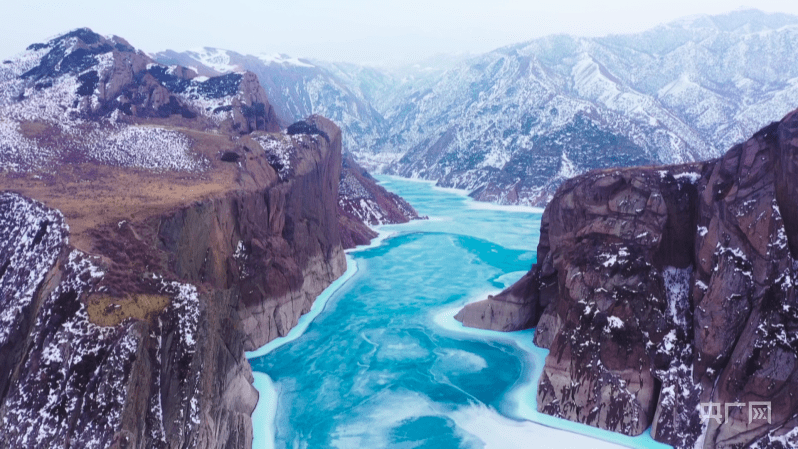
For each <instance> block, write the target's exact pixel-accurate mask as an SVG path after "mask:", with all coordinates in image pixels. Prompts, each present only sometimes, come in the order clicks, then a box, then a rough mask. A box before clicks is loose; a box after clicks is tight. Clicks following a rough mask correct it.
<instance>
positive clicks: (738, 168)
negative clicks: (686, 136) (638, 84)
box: [458, 112, 798, 448]
mask: <svg viewBox="0 0 798 449" xmlns="http://www.w3.org/2000/svg"><path fill="white" fill-rule="evenodd" d="M797 132H798V112H793V113H791V114H790V115H788V116H787V117H785V118H784V119H783V120H782V121H781V122H778V123H774V124H772V125H770V126H768V127H766V128H765V129H763V130H761V131H760V132H758V133H757V134H756V135H754V136H753V137H752V138H751V139H750V140H748V141H747V142H746V143H744V144H742V145H737V146H735V147H734V148H732V149H731V150H730V151H729V152H728V153H726V155H725V156H723V157H722V158H720V159H716V160H712V161H709V162H705V163H696V164H690V165H683V166H674V167H652V168H633V169H619V170H603V171H595V172H590V173H588V174H586V175H583V176H580V177H577V178H574V179H572V180H569V181H567V182H566V183H564V184H563V186H562V187H561V188H560V189H559V190H558V191H557V194H556V195H555V197H554V200H553V201H552V202H551V203H550V204H549V205H548V207H547V208H546V210H545V212H544V214H543V219H542V223H541V234H540V243H539V246H538V255H537V257H538V262H537V263H536V264H535V265H534V266H533V267H532V270H531V271H530V272H529V273H528V274H527V275H526V276H525V277H524V278H522V279H521V280H520V281H519V282H518V283H517V284H515V285H513V286H511V287H510V288H508V289H507V290H505V291H504V292H502V293H501V294H499V295H497V296H495V297H491V298H489V299H487V300H485V301H482V302H479V303H475V304H471V305H469V306H467V307H466V308H465V309H464V310H463V311H461V312H460V314H459V315H458V319H460V320H461V321H463V323H464V324H466V325H470V326H475V327H483V328H491V329H498V330H504V331H510V330H517V329H523V328H528V327H536V334H535V343H536V344H537V345H538V346H541V347H545V348H549V349H550V351H551V352H550V353H549V355H548V357H547V358H546V364H545V367H544V371H543V375H542V377H541V379H540V385H539V393H538V409H539V410H541V411H543V412H545V413H548V414H551V415H554V416H560V417H563V418H566V419H570V420H574V421H578V422H583V423H586V424H590V425H593V426H597V427H601V428H604V429H609V430H613V431H617V432H622V433H625V434H629V435H637V434H640V433H642V432H643V431H644V430H645V429H646V428H647V427H648V426H652V433H653V435H654V437H655V439H657V440H659V441H662V442H666V443H668V444H672V445H674V446H676V447H678V448H688V447H690V448H692V447H703V448H727V447H729V448H730V447H758V448H764V447H771V448H786V447H794V446H796V445H798V428H797V427H796V426H798V399H796V398H795V396H796V393H798V308H797V307H798V302H796V301H798V298H796V287H795V285H794V281H793V280H794V279H796V275H798V273H797V272H796V271H797V270H798V263H796V261H795V255H796V249H798V247H796V242H798V214H797V213H796V211H797V210H798V200H797V199H796V198H798V196H796V189H797V188H798V178H796V176H795V175H796V171H798V156H796V154H797V153H798V143H796V142H798V141H796V140H795V137H796V136H797V135H798V134H797ZM752 402H769V403H770V407H771V408H770V412H771V420H770V422H768V420H767V419H765V416H764V415H763V414H762V413H761V412H757V411H756V410H755V409H749V407H748V405H749V404H750V403H752ZM701 403H719V404H720V414H721V415H722V416H721V417H720V419H717V420H716V419H710V420H704V419H702V415H701V411H700V408H699V405H700V404H701ZM725 404H729V407H728V409H729V411H728V417H727V416H726V406H725ZM734 404H738V405H734ZM739 404H742V405H739ZM754 405H755V406H756V404H754ZM761 407H764V406H761Z"/></svg>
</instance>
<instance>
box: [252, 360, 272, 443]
mask: <svg viewBox="0 0 798 449" xmlns="http://www.w3.org/2000/svg"><path fill="white" fill-rule="evenodd" d="M252 375H253V376H254V377H255V382H254V383H253V384H252V385H253V386H254V387H255V389H256V390H258V393H259V396H258V405H256V406H255V410H254V411H253V412H252V449H273V448H274V433H275V429H274V418H275V416H277V389H276V388H274V382H272V378H271V377H269V375H268V374H264V373H259V372H257V371H255V372H253V373H252Z"/></svg>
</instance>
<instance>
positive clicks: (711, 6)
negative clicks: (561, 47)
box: [0, 0, 798, 64]
mask: <svg viewBox="0 0 798 449" xmlns="http://www.w3.org/2000/svg"><path fill="white" fill-rule="evenodd" d="M749 1H750V0H749ZM741 7H745V4H744V3H736V2H735V1H734V0H732V1H729V0H668V1H659V0H656V1H653V0H603V1H595V0H544V1H538V0H526V1H518V0H515V1H511V0H480V1H477V0H402V1H398V0H346V1H333V0H266V1H264V0H261V1H242V0H213V1H206V0H193V1H187V0H80V1H60V2H55V1H42V0H27V1H15V2H7V4H6V5H4V7H3V30H2V31H0V36H2V39H0V57H9V56H12V55H14V54H16V53H18V52H20V51H22V50H23V49H24V48H25V47H26V46H28V45H29V44H31V43H33V42H40V41H44V40H45V39H46V38H47V37H50V36H53V35H55V34H59V33H61V32H64V31H67V30H70V29H73V28H78V27H85V26H87V27H90V28H92V29H93V30H95V31H97V32H98V33H100V34H104V35H108V34H116V35H119V36H122V37H124V38H126V39H127V40H128V41H130V43H131V44H133V45H134V46H136V47H138V48H141V49H143V50H145V51H147V52H156V51H160V50H164V49H173V50H187V49H192V48H198V47H203V46H210V47H219V48H226V49H231V50H235V51H238V52H240V53H261V52H266V53H275V52H280V53H287V54H289V55H292V56H298V57H313V58H319V59H323V60H329V61H349V62H357V63H372V64H385V63H388V64H398V63H407V62H413V61H417V60H421V59H424V58H426V57H429V56H432V55H435V54H439V53H482V52H486V51H489V50H492V49H494V48H497V47H501V46H503V45H507V44H512V43H516V42H522V41H525V40H529V39H532V38H535V37H540V36H545V35H548V34H555V33H567V34H574V35H581V36H600V35H605V34H612V33H630V32H637V31H642V30H645V29H648V28H651V27H653V26H656V25H658V24H660V23H665V22H669V21H671V20H674V19H676V18H679V17H682V16H687V15H693V14H718V13H723V12H728V11H731V10H734V9H739V8H741ZM756 7H757V8H759V9H761V10H764V11H769V12H776V11H778V12H786V13H791V14H796V15H798V1H795V0H757V1H756Z"/></svg>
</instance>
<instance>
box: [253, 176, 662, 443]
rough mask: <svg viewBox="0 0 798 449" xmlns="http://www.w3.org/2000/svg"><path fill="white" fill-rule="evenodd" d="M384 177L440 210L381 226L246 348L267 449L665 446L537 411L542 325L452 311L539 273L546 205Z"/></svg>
mask: <svg viewBox="0 0 798 449" xmlns="http://www.w3.org/2000/svg"><path fill="white" fill-rule="evenodd" d="M381 180H382V182H383V185H384V186H385V187H386V188H388V189H389V190H391V191H394V192H396V193H398V194H399V195H401V196H402V197H404V198H405V199H407V200H408V201H409V202H410V203H411V204H413V205H414V206H415V207H416V209H417V210H418V211H419V213H421V214H423V215H428V216H429V217H430V220H425V221H416V222H413V223H410V224H405V225H395V226H385V227H383V228H381V232H382V233H383V235H384V236H387V238H385V239H384V240H383V241H381V242H380V243H377V244H375V245H374V246H373V247H371V248H367V249H362V250H358V251H354V252H351V253H350V254H349V256H348V262H349V269H348V270H347V274H346V275H344V277H343V278H342V279H340V280H339V281H337V282H336V284H335V285H334V286H332V287H331V288H330V289H328V290H327V291H326V292H325V294H323V295H322V297H320V298H319V299H318V300H317V302H316V304H315V306H314V310H313V311H312V312H311V313H310V314H308V315H307V316H305V317H303V318H302V320H301V323H300V325H299V326H297V328H296V329H294V330H293V331H292V333H291V334H290V335H289V336H288V337H285V338H281V339H278V340H275V341H274V342H271V343H270V344H269V345H267V346H266V347H264V348H261V349H260V350H259V351H256V352H253V353H249V354H248V357H249V359H250V362H251V364H252V368H253V370H254V371H255V372H256V373H255V375H256V383H255V386H256V387H257V388H258V390H259V391H260V393H261V400H260V402H259V404H258V409H257V410H256V412H255V414H254V416H253V424H254V428H255V441H254V447H255V448H256V449H259V448H266V447H277V448H483V447H488V448H514V447H524V448H535V447H538V448H590V449H593V448H605V447H619V445H620V446H627V447H641V448H643V447H645V448H651V447H667V446H663V445H659V444H657V443H655V442H653V441H652V440H651V438H650V437H648V435H645V436H642V437H638V438H628V437H624V436H621V435H617V434H613V433H610V432H605V431H600V430H598V429H593V428H590V427H587V426H582V425H578V424H574V423H570V422H567V421H564V420H558V419H554V418H551V417H548V416H545V415H541V414H538V413H537V412H536V411H535V402H534V400H535V394H536V385H537V377H538V376H539V375H540V370H541V368H542V365H543V361H544V359H545V355H546V351H545V350H542V349H539V348H536V347H534V345H533V344H532V336H533V332H534V331H532V330H530V331H524V332H516V333H511V334H502V333H498V332H490V331H476V330H470V329H465V328H463V327H462V326H460V325H459V323H457V322H456V321H454V320H453V318H452V316H453V315H454V313H456V311H457V310H458V309H459V308H460V307H462V306H463V305H464V304H465V303H467V302H469V301H473V300H477V299H482V298H484V297H485V296H486V295H487V294H488V293H495V292H496V291H498V290H500V289H502V288H504V287H505V286H507V285H510V284H511V283H512V282H514V281H515V280H517V279H518V278H520V277H521V275H523V273H524V272H526V271H527V270H528V269H529V267H530V265H531V264H532V263H533V262H534V260H535V247H536V246H537V242H538V230H539V227H540V217H541V214H540V211H538V210H531V209H526V210H522V209H518V208H515V209H513V208H501V207H491V206H489V205H484V204H482V203H476V202H474V201H472V200H471V199H469V198H466V197H464V196H463V195H462V194H459V193H455V192H452V191H446V190H442V189H437V188H434V187H433V186H432V185H431V184H429V183H423V182H412V181H407V180H401V179H397V178H381Z"/></svg>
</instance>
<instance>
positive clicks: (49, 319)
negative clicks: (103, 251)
mask: <svg viewBox="0 0 798 449" xmlns="http://www.w3.org/2000/svg"><path fill="white" fill-rule="evenodd" d="M103 274H104V273H103V272H102V271H101V270H100V269H99V268H98V267H97V266H96V265H95V264H94V263H93V262H92V261H91V260H90V259H89V258H88V257H87V256H86V255H85V254H83V253H81V252H80V251H77V250H74V251H73V252H72V253H70V255H69V257H68V260H67V261H66V263H65V266H64V275H63V278H62V281H61V283H60V284H59V285H58V287H57V288H56V289H55V291H53V292H52V294H51V295H50V296H49V297H48V298H47V299H45V301H44V303H43V304H42V308H41V312H40V313H39V315H38V316H37V318H36V322H35V325H34V329H33V333H32V341H33V342H34V343H33V344H34V348H33V349H34V351H32V352H30V357H29V358H28V359H27V361H26V362H25V364H24V367H23V369H22V375H21V376H20V380H19V382H18V384H17V388H16V389H15V390H14V391H12V392H11V393H10V395H9V397H8V398H7V400H6V410H7V412H6V414H5V416H4V417H3V426H4V427H5V428H6V429H13V430H11V431H10V432H8V433H7V434H6V437H5V441H6V442H8V443H9V444H10V445H11V446H13V447H23V448H32V447H48V446H53V445H57V444H58V443H57V442H59V441H63V440H65V439H68V440H70V441H72V442H73V443H74V444H78V443H79V444H80V445H81V447H86V448H104V447H107V446H108V445H109V444H110V440H111V438H112V437H113V434H114V432H115V431H116V429H117V428H118V426H119V424H120V418H121V413H122V408H123V406H124V403H125V399H126V396H127V383H128V380H129V379H128V376H129V375H130V372H129V371H128V370H126V368H125V367H126V365H128V364H130V363H132V360H133V358H134V357H135V353H136V351H137V348H138V343H139V340H140V338H141V336H140V335H138V334H137V332H136V331H135V330H134V329H133V326H132V325H130V324H129V325H123V326H118V327H114V328H111V327H100V326H97V325H94V324H92V323H91V322H90V321H89V319H88V313H87V310H86V306H85V305H84V304H83V303H82V302H81V300H80V298H81V297H83V295H85V294H88V293H89V292H91V291H93V290H94V288H95V287H96V285H97V283H98V282H99V280H100V279H101V278H102V276H103ZM98 385H102V388H99V389H98V388H97V386H98ZM98 409H101V410H104V413H100V414H97V413H96V412H97V410H98ZM74 418H77V419H76V420H74Z"/></svg>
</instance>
